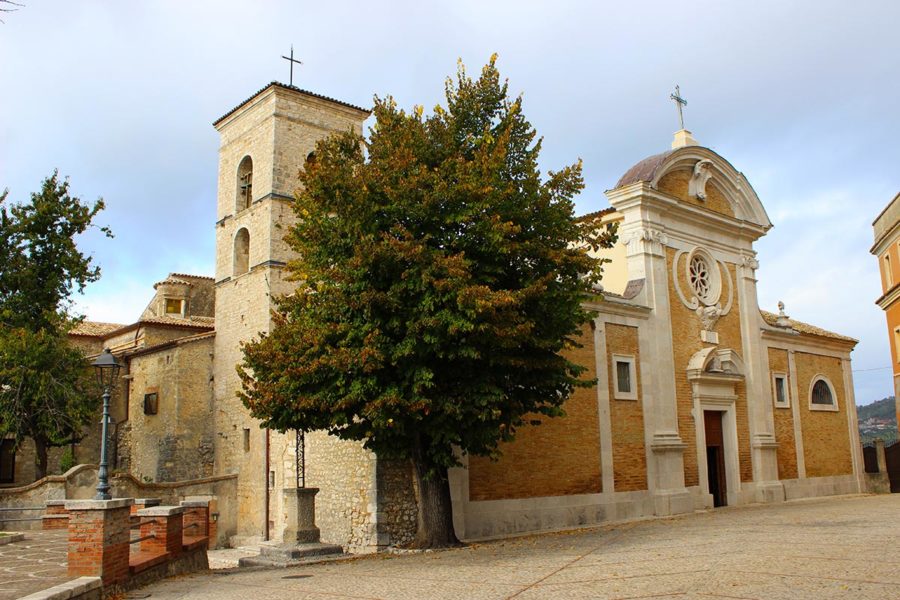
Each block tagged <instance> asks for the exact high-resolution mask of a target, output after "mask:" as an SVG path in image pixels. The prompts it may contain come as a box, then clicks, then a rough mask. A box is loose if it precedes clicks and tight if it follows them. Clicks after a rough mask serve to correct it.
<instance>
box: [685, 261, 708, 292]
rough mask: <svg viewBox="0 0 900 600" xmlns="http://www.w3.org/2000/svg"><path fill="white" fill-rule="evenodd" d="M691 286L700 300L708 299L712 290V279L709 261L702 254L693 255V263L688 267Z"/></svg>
mask: <svg viewBox="0 0 900 600" xmlns="http://www.w3.org/2000/svg"><path fill="white" fill-rule="evenodd" d="M688 276H689V277H690V282H691V288H692V289H693V290H694V293H695V294H697V297H698V298H699V299H700V300H708V299H709V297H710V291H711V290H712V279H711V276H710V272H709V263H707V262H706V259H705V258H704V257H702V256H698V255H694V256H692V257H691V264H690V267H689V269H688Z"/></svg>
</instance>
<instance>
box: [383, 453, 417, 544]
mask: <svg viewBox="0 0 900 600" xmlns="http://www.w3.org/2000/svg"><path fill="white" fill-rule="evenodd" d="M413 479H414V475H413V471H412V464H411V463H410V462H409V461H406V460H386V459H379V460H378V517H379V518H378V531H377V533H378V546H379V547H384V546H388V545H390V546H395V547H396V546H404V545H406V544H409V543H410V542H412V541H413V539H414V538H415V537H416V526H417V521H416V520H417V519H418V512H419V509H418V506H417V505H416V491H415V483H414V481H413Z"/></svg>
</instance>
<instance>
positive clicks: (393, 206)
mask: <svg viewBox="0 0 900 600" xmlns="http://www.w3.org/2000/svg"><path fill="white" fill-rule="evenodd" d="M495 58H496V57H492V58H491V60H490V62H489V63H488V64H487V65H486V66H485V67H484V68H483V70H482V72H481V75H480V77H478V78H477V79H472V78H471V77H469V76H468V75H467V74H466V71H465V69H464V67H463V66H462V65H461V64H460V67H459V71H458V73H457V77H456V78H455V80H451V79H448V80H447V83H446V106H445V107H442V106H437V107H435V109H434V111H433V113H432V114H431V115H429V116H424V114H423V113H424V111H423V110H422V108H421V107H415V108H414V109H413V110H412V111H411V112H406V111H404V110H402V109H399V108H398V107H397V104H396V103H395V101H394V100H393V99H392V98H390V97H387V98H385V99H381V98H378V97H376V98H375V107H374V116H375V118H376V123H375V125H374V127H373V128H372V130H371V135H370V136H369V138H368V139H362V138H360V137H358V136H356V135H353V134H351V133H346V134H343V135H336V136H332V137H330V138H328V139H325V140H323V141H321V142H319V143H318V145H317V147H316V161H315V162H314V163H310V164H309V165H308V166H307V168H306V169H305V171H304V172H302V173H301V174H300V182H301V184H302V187H301V189H300V190H299V191H298V192H297V195H296V200H295V202H294V210H295V212H296V214H297V216H298V217H299V219H298V223H297V225H296V226H295V227H293V228H292V229H291V230H290V231H289V232H288V234H287V236H286V239H287V241H288V243H289V244H290V246H291V248H292V249H293V250H294V251H296V253H297V258H296V259H295V260H293V261H291V262H290V263H289V264H288V267H287V268H288V269H289V271H290V273H291V275H292V276H293V277H294V278H295V280H296V281H297V285H298V287H297V290H296V293H294V294H292V295H290V296H288V297H285V298H282V299H280V300H279V301H278V311H277V314H276V315H275V324H274V327H273V329H272V331H271V332H270V333H269V334H268V335H263V336H261V338H260V339H258V340H256V341H254V342H252V343H249V344H247V345H245V346H244V357H245V358H244V362H243V364H242V365H241V366H240V367H239V372H240V375H241V378H242V381H243V391H242V393H241V395H242V398H243V400H244V403H245V404H246V405H247V406H248V407H249V408H250V410H251V413H252V414H253V416H255V417H257V418H260V419H262V420H263V424H264V425H265V426H267V427H272V428H276V429H279V430H287V429H304V430H313V429H323V430H327V431H328V432H330V433H332V434H334V435H336V436H338V437H340V438H343V439H348V440H360V441H363V442H364V443H365V446H366V447H367V448H369V449H371V450H374V451H375V452H376V453H377V454H378V455H379V456H380V457H395V458H402V459H411V460H412V462H413V465H414V466H415V473H416V476H417V479H418V486H417V491H418V494H419V498H418V500H419V503H418V504H419V537H418V539H417V543H418V544H419V545H423V546H424V545H443V544H447V543H452V542H453V541H454V540H455V537H454V536H453V531H452V523H451V521H450V504H449V488H448V487H447V468H448V467H452V466H455V465H457V464H459V463H458V459H459V455H458V452H465V453H472V454H477V455H497V453H498V448H499V445H500V443H501V442H504V441H509V440H511V439H513V437H514V435H515V432H516V429H517V428H518V427H520V426H522V425H523V424H525V423H526V422H533V421H535V420H536V419H538V418H539V417H540V416H548V417H553V416H558V415H560V414H562V412H563V411H562V407H563V403H564V402H565V400H566V399H567V398H568V397H569V395H570V394H571V393H572V391H573V389H574V388H575V387H577V386H583V385H589V384H590V383H591V382H589V381H586V380H584V379H582V377H581V376H582V374H583V372H584V368H583V367H582V366H580V365H578V364H575V363H573V362H572V361H570V360H568V359H567V358H566V356H565V351H566V349H568V348H572V347H575V346H577V345H578V342H577V338H578V335H579V333H580V331H581V327H582V326H583V325H584V324H585V323H587V322H588V321H589V320H590V318H591V313H590V312H589V311H588V310H586V309H585V308H584V307H583V302H584V301H585V300H586V299H588V297H589V296H590V295H591V294H592V293H593V292H592V285H593V284H594V283H596V282H597V281H598V280H599V279H600V276H601V273H602V263H603V261H601V260H599V259H597V258H594V257H592V255H591V254H590V253H589V252H588V250H590V249H595V250H596V249H598V248H600V247H605V246H609V245H611V243H612V242H613V241H614V236H615V232H614V230H611V229H605V228H600V229H598V227H597V225H596V223H587V222H582V221H578V220H576V219H575V218H574V204H573V198H574V197H575V196H576V195H577V194H578V192H580V191H581V189H582V188H583V181H582V176H581V163H580V161H579V162H577V163H575V164H573V165H571V166H568V167H565V168H563V169H561V170H559V171H556V172H550V173H548V174H547V176H546V177H543V176H542V175H541V172H540V170H539V166H538V157H539V154H540V150H541V141H540V140H539V139H538V138H537V134H536V132H535V130H534V128H533V127H532V126H531V124H530V123H529V122H528V121H527V120H526V118H525V116H524V115H523V113H522V97H521V96H520V97H516V98H510V96H509V94H508V84H507V83H506V82H504V81H502V80H501V78H500V74H499V72H498V70H497V68H496V65H495Z"/></svg>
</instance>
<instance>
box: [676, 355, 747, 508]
mask: <svg viewBox="0 0 900 600" xmlns="http://www.w3.org/2000/svg"><path fill="white" fill-rule="evenodd" d="M744 373H745V371H744V362H743V360H741V357H740V356H739V355H738V354H737V353H736V352H735V351H734V350H731V349H729V348H716V347H711V348H704V349H703V350H700V351H699V352H697V353H696V354H694V356H692V357H691V360H690V361H689V362H688V368H687V377H688V381H690V382H691V391H692V396H693V402H694V408H693V411H692V414H693V417H694V431H695V432H696V439H697V447H696V452H697V475H698V478H699V482H700V491H701V501H702V506H703V508H712V506H713V498H712V494H710V492H709V476H708V474H707V472H706V427H705V426H704V421H703V411H706V410H711V411H719V412H721V413H723V414H722V443H723V446H724V447H723V452H724V454H725V456H724V457H723V459H724V462H725V486H726V489H725V497H726V499H727V505H728V506H735V505H737V504H740V497H741V493H740V491H741V466H740V461H739V459H738V437H737V410H736V407H735V405H736V402H737V398H738V397H737V394H736V393H735V385H737V384H738V383H739V382H741V381H743V380H744Z"/></svg>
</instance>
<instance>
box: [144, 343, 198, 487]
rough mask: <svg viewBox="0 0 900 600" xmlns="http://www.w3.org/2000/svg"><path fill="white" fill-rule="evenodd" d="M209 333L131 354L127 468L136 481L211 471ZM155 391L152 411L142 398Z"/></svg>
mask: <svg viewBox="0 0 900 600" xmlns="http://www.w3.org/2000/svg"><path fill="white" fill-rule="evenodd" d="M213 335H214V334H201V335H200V336H191V337H188V338H182V340H179V341H178V342H177V343H175V344H174V345H172V346H169V347H165V348H162V349H160V350H158V351H151V352H146V353H140V354H137V355H135V356H133V357H132V358H131V376H132V377H133V379H132V380H131V385H130V398H129V404H130V407H129V413H130V419H129V424H128V425H129V433H128V448H129V451H130V452H129V455H130V460H129V462H130V464H129V471H130V472H131V473H132V474H134V475H135V477H137V478H138V479H140V480H150V481H182V480H188V479H201V478H203V477H209V476H211V475H212V474H213V463H214V440H215V429H214V420H213V418H212V416H213V390H212V381H211V379H212V374H213ZM150 393H155V394H157V409H158V410H157V414H155V415H154V414H145V413H144V396H145V395H146V394H150Z"/></svg>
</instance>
